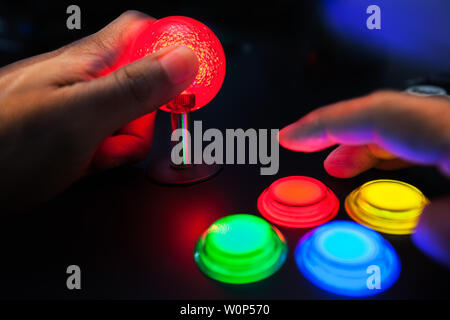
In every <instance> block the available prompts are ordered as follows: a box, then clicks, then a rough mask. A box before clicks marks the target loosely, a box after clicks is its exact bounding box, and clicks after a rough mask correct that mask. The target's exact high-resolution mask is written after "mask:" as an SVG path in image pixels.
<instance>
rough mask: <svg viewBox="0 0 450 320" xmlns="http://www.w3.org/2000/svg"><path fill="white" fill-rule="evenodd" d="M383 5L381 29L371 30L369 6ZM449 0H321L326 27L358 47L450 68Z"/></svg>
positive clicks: (402, 58)
mask: <svg viewBox="0 0 450 320" xmlns="http://www.w3.org/2000/svg"><path fill="white" fill-rule="evenodd" d="M373 4H376V5H378V6H379V7H380V9H381V29H379V30H369V29H368V28H367V27H366V20H367V18H368V17H369V14H367V13H366V9H367V7H368V6H369V5H373ZM449 10H450V2H449V1H448V0H433V1H424V0H395V1H392V0H377V1H373V0H322V1H321V7H320V11H321V16H322V20H323V22H324V24H325V25H326V27H327V28H328V29H329V30H330V31H331V32H333V33H334V35H336V36H337V37H339V38H340V39H341V40H344V41H348V42H349V43H350V44H351V45H352V46H354V47H355V48H366V49H369V50H370V51H373V52H374V53H375V54H384V55H387V56H392V57H396V58H399V59H398V60H399V61H403V60H404V59H406V60H408V61H410V62H413V63H423V64H426V65H428V66H432V67H436V68H438V69H439V70H447V69H448V68H449V67H450V59H448V55H449V52H450V42H449V41H448V38H449V36H450V19H449V17H448V12H449Z"/></svg>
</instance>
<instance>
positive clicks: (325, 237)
mask: <svg viewBox="0 0 450 320" xmlns="http://www.w3.org/2000/svg"><path fill="white" fill-rule="evenodd" d="M295 260H296V262H297V265H298V268H299V269H300V271H301V272H302V273H303V275H304V276H305V277H306V278H307V279H308V280H309V281H311V282H312V283H313V284H315V285H316V286H318V287H320V288H322V289H324V290H326V291H330V292H333V293H336V294H339V295H345V296H352V297H362V296H369V295H374V294H378V293H380V292H382V291H384V290H386V289H388V288H389V287H390V286H392V284H393V283H394V282H395V281H396V280H397V278H398V276H399V275H400V260H399V259H398V256H397V254H396V252H395V250H394V248H393V247H392V246H391V245H390V244H389V243H388V242H387V241H386V240H385V239H384V238H383V237H381V236H380V235H379V234H378V233H376V232H375V231H372V230H370V229H368V228H366V227H364V226H361V225H359V224H357V223H355V222H351V221H333V222H329V223H326V224H324V225H322V226H320V227H317V228H316V229H314V230H312V231H311V232H309V233H308V234H306V235H305V236H304V237H303V238H302V239H301V240H300V242H299V244H298V246H297V249H296V252H295ZM370 266H376V267H378V268H379V284H380V286H379V288H377V287H374V288H372V289H370V288H369V286H368V279H369V278H370V279H369V282H370V283H373V282H372V280H374V279H375V275H374V273H373V272H372V271H371V269H370V268H369V267H370ZM371 277H372V278H371Z"/></svg>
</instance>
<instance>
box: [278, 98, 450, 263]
mask: <svg viewBox="0 0 450 320" xmlns="http://www.w3.org/2000/svg"><path fill="white" fill-rule="evenodd" d="M279 141H280V144H281V145H282V146H283V147H285V148H287V149H290V150H294V151H302V152H315V151H319V150H323V149H325V148H328V147H331V146H333V145H336V144H340V146H339V147H337V148H336V149H335V150H333V151H332V152H331V153H330V154H329V155H328V157H327V159H326V160H325V162H324V166H325V169H326V171H327V172H328V173H329V174H330V175H332V176H335V177H338V178H350V177H354V176H356V175H358V174H360V173H362V172H364V171H366V170H368V169H370V168H374V167H375V168H379V169H385V170H394V169H399V168H403V167H407V166H411V165H413V164H423V165H435V166H437V167H438V168H439V169H440V170H441V171H442V172H443V173H444V174H445V175H447V176H448V177H450V99H448V98H447V97H441V96H436V97H420V96H415V95H411V94H408V93H403V92H394V91H382V92H376V93H372V94H370V95H368V96H364V97H360V98H356V99H351V100H347V101H342V102H338V103H335V104H332V105H329V106H325V107H322V108H319V109H317V110H314V111H312V112H311V113H309V114H307V115H306V116H304V117H302V118H301V119H299V120H298V121H296V122H295V123H293V124H290V125H288V126H287V127H285V128H283V129H282V130H281V131H280V136H279ZM449 212H450V197H447V198H443V199H434V200H433V199H432V202H431V204H430V205H429V206H428V207H426V208H425V210H424V212H423V214H422V216H421V219H420V221H419V225H418V227H417V229H416V233H415V234H414V235H413V239H414V241H415V243H416V244H417V246H418V247H419V248H421V249H422V250H424V251H425V252H426V253H428V254H429V255H431V256H432V257H434V258H436V259H437V260H440V261H441V262H444V263H446V264H447V265H449V266H450V239H449V234H450V232H449V230H450V215H449V214H448V213H449Z"/></svg>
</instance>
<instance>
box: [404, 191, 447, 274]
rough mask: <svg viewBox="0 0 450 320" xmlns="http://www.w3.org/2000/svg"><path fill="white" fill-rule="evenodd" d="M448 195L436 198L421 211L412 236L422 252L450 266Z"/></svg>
mask: <svg viewBox="0 0 450 320" xmlns="http://www.w3.org/2000/svg"><path fill="white" fill-rule="evenodd" d="M449 212H450V197H446V198H441V199H437V200H434V201H432V202H431V204H429V205H428V206H427V207H426V208H425V210H424V212H423V213H422V215H421V217H420V220H419V224H418V226H417V228H416V231H415V233H414V234H413V236H412V240H413V242H414V244H415V245H416V246H417V247H418V248H419V249H421V250H422V251H423V252H424V253H426V254H427V255H429V256H430V257H432V258H434V259H436V260H437V261H439V262H441V263H444V264H445V265H447V267H449V268H450V215H449V214H448V213H449Z"/></svg>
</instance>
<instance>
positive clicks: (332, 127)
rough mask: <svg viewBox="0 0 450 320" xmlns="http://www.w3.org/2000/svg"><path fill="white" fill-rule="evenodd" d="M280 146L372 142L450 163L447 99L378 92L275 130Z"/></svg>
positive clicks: (308, 148)
mask: <svg viewBox="0 0 450 320" xmlns="http://www.w3.org/2000/svg"><path fill="white" fill-rule="evenodd" d="M279 139H280V144H281V145H282V146H283V147H286V148H288V149H291V150H296V151H304V152H313V151H318V150H321V149H324V148H327V147H330V146H332V145H334V144H337V143H340V144H346V145H361V144H369V143H374V144H376V145H378V146H379V147H381V148H382V149H384V150H386V151H388V152H389V153H391V154H394V155H396V156H398V157H402V158H404V159H406V160H409V161H412V162H419V163H424V164H438V165H441V166H442V164H443V163H444V164H445V163H448V161H450V156H449V154H448V152H449V151H448V150H450V102H449V100H443V99H437V98H430V97H426V98H425V97H416V96H412V95H408V94H404V93H395V92H380V93H375V94H371V95H369V96H366V97H363V98H357V99H353V100H349V101H344V102H340V103H337V104H334V105H331V106H328V107H323V108H320V109H317V110H315V111H313V112H311V113H310V114H308V115H307V116H305V117H304V118H302V119H300V120H299V121H297V122H296V123H294V124H291V125H289V126H287V127H286V128H284V129H282V130H281V132H280V138H279Z"/></svg>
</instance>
